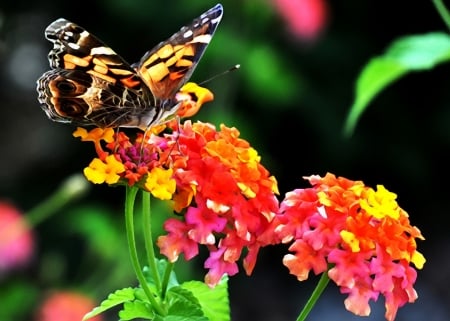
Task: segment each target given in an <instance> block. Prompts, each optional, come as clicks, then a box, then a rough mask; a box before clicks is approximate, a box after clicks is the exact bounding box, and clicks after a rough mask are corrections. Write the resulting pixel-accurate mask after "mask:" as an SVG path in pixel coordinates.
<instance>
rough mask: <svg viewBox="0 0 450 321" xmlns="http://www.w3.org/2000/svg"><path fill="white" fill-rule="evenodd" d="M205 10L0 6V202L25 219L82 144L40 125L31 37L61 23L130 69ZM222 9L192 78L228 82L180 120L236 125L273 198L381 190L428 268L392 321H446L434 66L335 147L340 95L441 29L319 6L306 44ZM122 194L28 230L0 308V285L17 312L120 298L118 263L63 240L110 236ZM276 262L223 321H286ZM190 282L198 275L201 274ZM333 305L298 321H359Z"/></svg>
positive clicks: (439, 106)
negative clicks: (23, 258)
mask: <svg viewBox="0 0 450 321" xmlns="http://www.w3.org/2000/svg"><path fill="white" fill-rule="evenodd" d="M214 4H215V2H212V1H171V2H169V1H148V0H147V1H144V0H139V1H134V2H132V1H128V2H127V1H119V0H113V1H111V0H108V1H106V0H103V1H101V0H96V1H85V2H83V1H77V2H74V1H72V2H70V1H59V2H54V1H45V0H38V1H34V2H27V1H20V0H19V1H17V0H16V1H9V2H8V3H6V4H5V3H2V4H0V108H1V121H2V123H1V127H0V131H1V135H0V148H1V157H0V182H1V183H2V184H1V186H0V198H3V199H8V200H12V201H13V202H14V203H15V204H16V205H17V206H19V207H20V208H22V209H23V210H25V211H27V210H29V209H31V208H33V206H35V205H36V204H37V203H38V202H39V201H40V200H42V199H44V198H45V197H46V196H48V195H49V194H50V193H51V192H52V191H54V190H55V189H56V188H57V186H58V185H59V184H60V182H61V181H63V180H64V179H65V178H66V177H67V176H69V175H71V174H73V173H79V172H81V171H82V169H83V168H84V167H85V166H87V164H88V163H89V162H90V160H91V159H92V157H93V152H94V151H93V149H92V146H90V145H88V144H82V143H80V142H79V141H78V140H76V139H74V138H72V135H71V133H72V131H73V130H74V127H73V126H70V125H65V124H58V123H52V122H50V121H49V120H48V119H47V118H46V116H45V114H44V113H43V112H42V111H41V110H40V108H39V105H38V103H37V94H36V92H35V81H36V79H37V78H38V77H39V76H40V75H41V74H42V72H44V71H45V70H47V69H48V62H47V58H46V55H47V52H48V50H49V49H50V48H51V45H50V43H49V42H48V41H46V40H45V38H44V35H43V31H44V29H45V27H46V26H47V25H48V24H49V23H50V22H52V21H53V20H55V19H56V18H59V17H64V18H66V19H68V20H71V21H74V22H76V23H78V24H79V25H81V26H83V27H84V28H86V29H87V30H89V31H90V32H91V33H93V34H95V35H97V36H98V37H99V38H100V39H102V40H103V41H104V42H105V43H107V44H108V45H109V46H111V47H112V48H113V49H114V50H115V51H116V52H118V53H119V54H120V55H121V56H122V57H124V58H125V59H126V60H127V61H130V62H134V61H137V60H138V59H139V58H140V57H141V56H142V55H143V54H144V53H145V52H146V51H147V50H149V49H150V48H151V47H152V46H153V45H155V44H157V43H158V42H160V41H161V40H164V39H166V38H168V37H169V36H170V35H171V34H172V33H173V32H175V31H177V30H178V29H179V28H180V27H181V26H182V25H184V24H186V23H187V22H189V21H190V20H191V19H192V18H194V17H196V16H198V15H199V14H200V13H201V12H203V11H204V10H206V9H207V8H209V7H212V6H213V5H214ZM222 4H223V6H224V17H223V20H222V22H221V24H220V26H219V28H218V30H217V32H216V35H215V37H214V39H213V41H212V43H211V45H210V46H209V48H208V50H207V51H206V54H205V56H204V57H203V59H202V61H201V63H200V64H199V66H198V68H197V70H196V72H195V73H194V75H193V77H192V80H193V81H197V82H201V81H203V80H205V79H207V78H209V77H211V76H214V75H216V74H219V73H221V72H222V71H224V70H226V69H228V68H229V67H231V66H233V65H235V64H241V69H240V70H239V71H234V72H232V73H230V74H227V75H224V76H221V77H219V78H217V79H215V80H213V81H211V82H210V83H208V84H207V86H208V87H209V88H210V89H211V90H212V91H213V92H214V94H215V97H216V98H215V101H214V102H213V103H210V104H208V105H206V106H205V107H204V108H203V109H202V110H201V112H200V113H199V114H198V115H197V116H196V117H195V118H196V119H199V120H202V121H209V122H213V123H215V124H219V123H222V122H223V123H225V124H226V125H228V126H236V127H237V128H238V129H239V130H240V131H241V136H242V137H243V138H245V139H247V140H248V141H250V143H251V144H252V145H253V147H255V148H256V149H257V150H258V152H259V153H260V154H261V155H262V163H263V164H264V165H265V166H266V167H267V168H268V169H269V170H270V171H271V173H272V174H274V175H275V176H276V177H277V179H278V182H279V188H280V193H281V196H280V197H282V196H283V195H284V193H286V192H287V191H289V190H292V189H294V188H301V187H306V186H307V185H306V184H305V182H304V181H303V180H302V176H307V175H311V174H320V175H324V174H325V173H326V172H332V173H334V174H336V175H338V176H345V177H347V178H350V179H354V180H363V181H364V182H365V183H366V185H369V186H373V187H375V186H376V184H383V185H384V186H385V187H386V188H387V189H389V190H390V191H393V192H395V193H397V194H398V196H399V197H398V201H399V204H400V206H401V207H402V208H404V209H405V210H406V211H407V212H408V213H409V215H410V219H411V222H412V224H413V225H416V226H418V227H419V228H420V229H421V231H422V233H423V235H424V236H425V238H426V241H425V242H420V243H419V250H420V251H421V252H422V253H424V255H425V257H426V258H427V260H428V262H427V263H426V265H425V268H424V270H423V271H419V277H418V282H417V290H418V292H419V300H418V301H417V302H416V304H413V305H408V306H407V307H405V308H403V309H400V313H399V317H398V320H424V319H425V318H427V320H429V321H431V320H436V321H438V320H448V319H449V316H450V313H449V308H448V302H449V300H450V297H449V296H448V286H449V285H450V276H449V273H448V271H449V269H450V260H449V249H450V239H449V236H448V224H447V221H448V219H447V217H446V216H447V215H448V213H449V209H448V207H447V204H448V200H449V191H448V190H449V188H448V187H447V184H449V182H450V175H449V171H448V165H449V157H448V156H447V154H448V153H447V152H448V148H449V146H450V128H449V124H450V109H449V107H450V106H449V104H450V91H449V88H450V77H449V71H450V67H449V65H448V64H443V65H440V66H438V67H437V68H435V69H433V70H430V71H426V72H420V73H412V74H409V75H407V76H406V77H405V78H402V79H401V80H400V81H398V82H397V83H395V84H393V85H392V86H390V87H389V88H388V89H387V90H385V91H383V92H382V93H381V94H380V95H379V96H378V97H377V98H376V99H375V100H374V101H373V102H372V104H371V105H370V107H369V108H368V109H367V111H366V112H365V113H364V115H363V117H362V118H361V120H360V122H359V123H358V125H357V127H356V130H355V133H354V135H353V136H352V137H350V138H345V137H344V136H343V135H342V127H343V123H344V120H345V117H346V115H347V113H348V111H349V108H350V106H351V104H352V99H353V86H354V83H355V80H356V77H357V75H358V73H359V71H360V70H361V69H362V67H363V66H364V64H365V63H366V62H367V61H368V60H369V59H370V58H371V57H373V56H376V55H379V54H381V53H382V52H383V51H384V50H385V49H386V48H387V47H388V45H389V44H390V43H391V42H392V41H393V40H395V39H397V38H399V37H401V36H405V35H410V34H423V33H427V32H430V31H444V32H445V31H446V27H445V25H444V23H443V22H442V20H441V19H440V17H439V15H438V13H437V11H436V10H435V8H434V7H433V4H432V2H431V1H408V2H401V1H397V2H394V1H387V0H382V1H356V0H353V1H345V2H344V1H329V3H328V6H329V20H328V25H327V27H326V29H325V31H324V33H323V34H322V36H321V37H320V38H318V39H316V41H315V42H314V43H307V42H305V41H302V40H301V39H298V38H296V37H294V36H293V35H292V34H290V33H289V32H287V29H286V24H285V22H284V21H283V20H282V18H281V17H280V15H278V13H277V11H276V10H275V9H274V8H273V6H271V5H270V4H269V1H256V0H255V1H232V0H229V1H222ZM123 194H124V193H123V190H122V189H119V188H116V189H113V188H108V187H106V186H93V187H92V188H91V190H90V193H89V194H88V195H87V196H86V197H85V198H83V199H81V200H79V201H78V202H77V203H72V204H71V205H70V206H69V207H68V208H66V209H64V211H61V212H60V213H57V214H56V215H55V216H52V217H51V218H49V219H47V220H46V221H44V222H42V223H41V224H39V225H38V226H36V235H37V239H38V249H37V253H36V255H35V257H36V258H35V260H34V262H33V263H32V265H31V266H30V267H29V268H27V269H26V270H25V271H21V272H20V273H19V272H17V273H15V274H13V275H11V276H10V277H9V278H6V279H3V280H0V295H1V291H2V290H1V287H2V286H3V288H4V289H11V288H14V287H15V286H16V284H21V285H23V284H26V285H23V287H24V289H26V290H27V291H28V292H24V293H33V295H30V298H29V302H28V303H27V304H28V305H27V308H28V309H29V311H33V309H34V308H35V306H36V305H37V304H38V302H39V299H40V298H41V297H42V295H41V294H42V293H44V292H45V291H48V290H49V289H52V288H57V287H60V288H64V287H68V288H69V287H71V288H82V289H83V290H84V291H85V292H87V293H90V294H91V295H92V296H94V297H95V299H96V300H97V301H100V300H101V299H103V298H104V297H105V295H107V293H108V292H110V291H112V290H114V289H115V288H119V287H125V286H128V284H129V283H130V282H131V281H130V280H132V277H131V276H130V275H129V274H127V273H129V272H126V270H127V269H130V270H131V267H130V266H129V262H128V261H127V254H120V255H118V256H120V257H121V259H122V258H123V260H122V261H123V262H122V261H121V263H120V264H119V263H116V262H115V261H114V260H115V258H114V257H108V258H105V257H103V256H102V255H103V254H99V253H101V252H102V251H107V250H106V249H102V248H101V247H99V248H94V249H93V248H92V244H91V240H90V238H89V235H88V233H87V232H86V230H83V229H82V228H80V227H79V226H76V227H74V226H73V223H74V222H75V224H76V222H78V221H77V220H78V219H80V215H78V214H79V213H96V214H92V216H93V217H97V216H98V213H101V214H102V215H104V217H107V221H108V223H105V224H106V225H105V229H108V228H110V229H111V231H116V230H117V235H118V236H123V234H122V232H123V231H122V225H121V224H122V216H121V214H122V206H123V196H124V195H123ZM83 209H84V210H83ZM77 213H78V214H77ZM83 215H86V214H82V215H81V217H83ZM87 216H89V215H87ZM86 220H87V221H86V222H88V223H89V219H88V218H87V219H86ZM83 222H84V221H83ZM99 226H102V225H99ZM111 231H110V232H111ZM111 233H113V232H111ZM113 235H114V234H113ZM115 242H116V243H118V244H120V243H124V242H125V239H123V240H122V241H119V240H115ZM122 246H123V245H122ZM124 251H126V250H124ZM116 253H117V252H116ZM96 255H100V256H101V259H102V260H103V261H105V262H106V263H104V264H103V265H105V266H102V267H101V272H98V274H99V275H100V276H99V275H97V276H95V275H94V276H93V275H92V274H95V273H93V272H92V270H93V269H94V267H95V266H96V258H95V257H96ZM282 255H283V252H282V251H281V249H278V248H274V249H268V250H267V251H263V253H262V254H261V257H260V261H259V263H260V265H258V264H257V266H256V269H255V272H254V277H252V278H248V277H246V276H245V275H243V272H242V273H241V274H240V275H238V276H236V277H233V278H231V281H230V287H231V303H232V312H233V320H234V321H240V320H294V319H295V317H296V313H298V311H299V310H300V308H301V306H302V304H303V302H305V299H306V296H307V295H308V294H309V292H308V291H309V290H310V287H312V286H313V284H314V283H313V282H311V283H309V282H305V283H303V284H301V283H298V282H296V280H295V278H294V277H291V276H289V275H288V274H287V270H286V269H285V268H284V267H283V266H282V264H281V258H282ZM117 259H118V258H117ZM103 261H101V262H103ZM109 264H111V265H114V266H115V267H114V268H112V267H111V266H110V265H109ZM55 266H56V267H55ZM117 266H119V267H117ZM198 266H199V267H201V262H200V261H199V262H198ZM49 269H50V272H49ZM99 269H100V267H99ZM110 269H112V270H114V271H115V273H118V274H117V275H118V276H117V277H111V276H110V278H109V279H112V280H110V281H108V282H105V283H104V284H102V285H101V286H100V285H99V284H98V283H96V282H93V281H92V279H94V280H95V279H96V278H97V279H98V278H99V277H100V278H101V275H104V274H108V273H110ZM123 270H125V272H124V271H123ZM55 271H56V272H55ZM197 273H200V274H199V275H200V277H201V273H203V271H201V270H199V271H197ZM88 280H91V281H92V282H90V283H89V282H88ZM312 281H315V280H312ZM126 282H128V283H126ZM2 283H3V284H2ZM92 284H96V285H95V286H93V287H92ZM5 291H6V290H5ZM344 298H345V297H344V296H343V295H340V294H339V290H338V289H336V288H335V287H333V286H332V285H330V286H329V288H328V289H327V292H326V297H325V298H322V300H321V301H320V303H319V305H318V306H317V307H316V309H315V311H314V313H313V315H312V317H311V319H310V320H325V319H326V318H327V319H326V320H354V319H355V320H356V319H359V318H356V317H354V316H352V315H351V314H350V313H348V312H346V311H345V309H344V306H343V300H344ZM378 303H379V304H377V305H376V306H375V308H374V310H375V311H374V313H373V315H372V316H371V318H366V320H383V314H384V312H383V299H382V298H380V299H379V302H378ZM23 310H24V309H21V312H20V313H19V314H18V316H19V318H20V317H24V318H29V316H30V315H31V314H32V312H27V313H24V312H23ZM16 320H18V318H16ZM112 320H113V319H112Z"/></svg>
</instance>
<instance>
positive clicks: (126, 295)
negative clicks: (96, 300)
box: [83, 288, 135, 321]
mask: <svg viewBox="0 0 450 321" xmlns="http://www.w3.org/2000/svg"><path fill="white" fill-rule="evenodd" d="M134 299H135V296H134V289H133V288H124V289H120V290H117V291H115V292H114V293H111V294H110V295H108V298H107V299H106V300H104V301H103V302H102V303H100V305H99V306H98V307H96V308H94V309H93V310H92V311H91V312H88V313H87V314H86V315H85V316H84V317H83V321H85V320H88V319H90V318H92V317H94V316H96V315H99V314H100V313H103V312H105V311H106V310H109V309H111V308H113V307H115V306H117V305H119V304H122V303H125V302H128V301H133V300H134Z"/></svg>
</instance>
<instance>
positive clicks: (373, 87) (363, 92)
mask: <svg viewBox="0 0 450 321" xmlns="http://www.w3.org/2000/svg"><path fill="white" fill-rule="evenodd" d="M449 60H450V36H449V35H448V34H446V33H440V32H434V33H428V34H423V35H413V36H406V37H402V38H400V39H398V40H397V41H395V42H393V43H392V45H391V46H390V47H389V48H388V49H387V50H386V52H385V54H383V55H381V56H378V57H375V58H373V59H371V60H370V61H369V63H368V64H367V65H366V66H365V67H364V68H363V70H362V71H361V73H360V75H359V76H358V78H357V81H356V88H355V100H354V102H353V105H352V106H351V108H350V112H349V114H348V116H347V120H346V123H345V126H344V131H345V134H346V135H350V134H351V133H352V132H353V130H354V128H355V126H356V123H357V121H358V120H359V118H360V117H361V115H362V113H363V112H364V110H365V109H366V108H367V106H368V105H369V103H370V102H371V101H372V100H373V99H374V98H375V97H376V96H377V95H378V94H379V93H380V92H381V91H382V90H383V89H385V88H386V87H387V86H389V85H390V84H392V83H393V82H394V81H396V80H397V79H399V78H401V77H402V76H404V75H406V74H407V73H408V72H411V71H423V70H428V69H431V68H433V67H435V66H436V65H438V64H440V63H443V62H448V61H449Z"/></svg>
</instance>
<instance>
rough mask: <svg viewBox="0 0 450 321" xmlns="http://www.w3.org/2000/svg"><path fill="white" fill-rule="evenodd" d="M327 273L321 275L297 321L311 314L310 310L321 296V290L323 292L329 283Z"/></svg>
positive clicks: (301, 320)
mask: <svg viewBox="0 0 450 321" xmlns="http://www.w3.org/2000/svg"><path fill="white" fill-rule="evenodd" d="M327 272H328V271H325V272H323V273H322V276H321V277H320V280H319V283H317V285H316V288H315V289H314V291H313V293H312V294H311V296H310V298H309V299H308V302H306V304H305V306H304V308H303V310H302V311H301V312H300V314H299V316H298V318H297V321H304V320H306V317H307V316H308V314H309V313H310V312H311V310H312V308H313V307H314V305H315V304H316V302H317V300H318V299H319V297H320V295H321V294H322V292H323V290H325V288H326V287H327V284H328V282H329V281H330V278H329V277H328V273H327Z"/></svg>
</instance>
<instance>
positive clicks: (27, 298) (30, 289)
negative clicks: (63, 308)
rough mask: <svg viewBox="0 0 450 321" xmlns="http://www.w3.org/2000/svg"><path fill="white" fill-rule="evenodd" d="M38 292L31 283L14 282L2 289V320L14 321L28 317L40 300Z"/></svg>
mask: <svg viewBox="0 0 450 321" xmlns="http://www.w3.org/2000/svg"><path fill="white" fill-rule="evenodd" d="M38 294H39V293H38V290H37V288H35V286H34V285H33V284H31V283H27V282H25V281H13V282H10V283H8V284H2V286H1V288H0V302H1V308H0V320H2V321H13V320H22V319H25V317H28V315H27V314H28V313H29V312H30V311H31V310H32V306H33V305H34V303H35V302H36V300H37V298H38Z"/></svg>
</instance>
